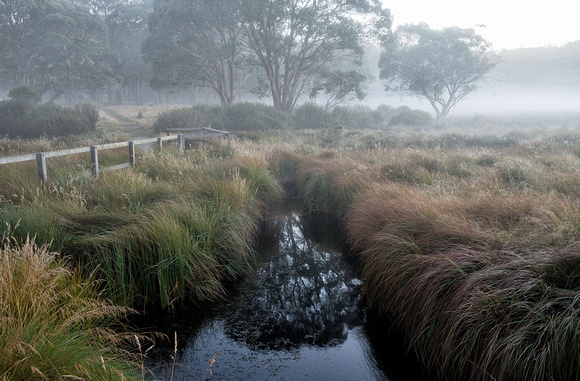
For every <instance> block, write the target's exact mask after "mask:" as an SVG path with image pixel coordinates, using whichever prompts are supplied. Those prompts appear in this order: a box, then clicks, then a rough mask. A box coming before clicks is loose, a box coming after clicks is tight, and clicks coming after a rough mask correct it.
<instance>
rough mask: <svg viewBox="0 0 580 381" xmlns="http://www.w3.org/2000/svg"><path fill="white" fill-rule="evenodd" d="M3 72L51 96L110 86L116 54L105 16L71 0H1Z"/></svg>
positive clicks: (12, 80)
mask: <svg viewBox="0 0 580 381" xmlns="http://www.w3.org/2000/svg"><path fill="white" fill-rule="evenodd" d="M0 52H1V53H2V60H0V73H1V74H2V79H3V80H4V81H6V82H8V83H7V84H8V85H10V86H21V85H31V86H34V87H35V88H36V89H37V90H39V91H41V92H43V93H50V94H51V100H54V99H56V98H57V97H58V96H60V95H62V94H65V93H72V92H75V91H79V90H88V89H92V88H96V87H102V86H106V84H107V83H109V82H110V81H111V78H112V77H113V75H112V65H114V63H115V56H114V54H113V52H112V51H111V50H110V49H109V41H108V32H107V28H106V26H105V24H104V22H103V21H102V20H101V19H100V18H99V17H98V16H96V15H94V14H91V13H90V12H89V10H88V9H87V8H85V7H81V6H78V5H75V4H72V3H70V2H68V1H53V0H0Z"/></svg>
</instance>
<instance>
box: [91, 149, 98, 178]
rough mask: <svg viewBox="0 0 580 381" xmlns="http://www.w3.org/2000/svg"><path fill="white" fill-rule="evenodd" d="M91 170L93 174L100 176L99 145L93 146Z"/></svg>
mask: <svg viewBox="0 0 580 381" xmlns="http://www.w3.org/2000/svg"><path fill="white" fill-rule="evenodd" d="M91 171H92V172H93V176H95V177H99V150H98V148H97V146H91Z"/></svg>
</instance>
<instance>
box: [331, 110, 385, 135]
mask: <svg viewBox="0 0 580 381" xmlns="http://www.w3.org/2000/svg"><path fill="white" fill-rule="evenodd" d="M331 117H332V121H333V124H338V125H340V126H342V127H344V128H347V129H353V130H361V129H380V128H382V127H383V125H384V120H383V116H382V115H381V113H380V112H378V111H373V110H371V109H370V108H368V107H364V106H356V107H354V106H350V107H346V106H337V107H335V108H334V109H332V112H331Z"/></svg>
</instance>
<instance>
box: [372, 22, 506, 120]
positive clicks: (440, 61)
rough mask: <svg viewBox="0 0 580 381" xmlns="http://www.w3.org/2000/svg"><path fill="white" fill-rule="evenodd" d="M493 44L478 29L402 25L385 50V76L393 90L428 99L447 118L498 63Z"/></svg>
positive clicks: (382, 70) (382, 74)
mask: <svg viewBox="0 0 580 381" xmlns="http://www.w3.org/2000/svg"><path fill="white" fill-rule="evenodd" d="M489 48H490V44H489V43H488V42H487V41H485V40H484V39H483V38H482V37H481V36H479V35H478V34H476V33H475V31H474V30H473V29H461V28H458V27H450V28H444V29H442V30H434V29H431V28H429V26H428V25H426V24H419V25H405V26H400V27H399V28H398V29H397V31H396V32H395V35H394V38H393V39H392V40H391V41H390V42H389V43H387V44H385V50H384V52H383V53H382V54H381V57H380V60H379V69H380V78H381V79H383V80H385V81H386V86H385V88H386V90H387V91H397V92H403V93H406V94H410V95H416V96H420V97H424V98H425V99H427V100H428V101H429V103H430V104H431V106H432V107H433V109H434V110H435V113H436V115H437V116H436V120H441V119H443V118H445V116H447V114H448V113H449V112H450V111H451V110H452V109H453V107H455V105H456V104H457V103H458V102H460V101H461V100H463V99H465V98H466V97H467V96H468V95H469V94H470V93H472V92H474V91H476V90H477V88H478V83H479V82H481V81H482V80H484V79H485V78H486V77H485V76H486V74H487V73H488V72H489V71H490V70H492V69H493V68H494V67H495V65H496V61H497V60H496V57H495V56H494V55H493V54H492V53H491V52H489V51H488V50H489Z"/></svg>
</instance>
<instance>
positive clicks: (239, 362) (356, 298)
mask: <svg viewBox="0 0 580 381" xmlns="http://www.w3.org/2000/svg"><path fill="white" fill-rule="evenodd" d="M274 226H275V229H273V231H274V233H272V234H273V236H274V238H275V241H274V243H273V244H272V245H269V246H272V247H270V248H268V249H264V250H262V261H261V264H260V265H259V267H258V268H257V269H256V271H255V272H254V273H252V274H250V275H249V276H247V277H246V278H245V279H244V280H243V281H241V282H240V283H239V284H238V285H236V287H235V290H234V291H233V293H232V294H231V295H230V298H229V299H228V300H227V301H225V302H221V303H215V304H214V305H212V306H211V307H209V308H207V309H204V310H202V311H197V310H196V311H195V312H191V311H190V312H187V311H183V312H181V313H178V314H176V315H175V316H164V317H158V318H156V319H153V320H149V321H148V324H149V327H150V328H151V329H153V330H156V331H159V332H163V333H165V334H167V335H168V336H169V337H170V338H171V341H172V343H171V344H170V345H169V344H165V345H157V346H156V347H154V348H153V350H151V351H150V352H149V353H148V354H147V361H146V363H145V365H146V366H147V367H148V368H149V369H150V370H151V371H152V372H153V373H154V374H155V378H157V379H160V380H161V379H162V380H203V379H205V380H393V381H401V380H422V379H426V378H425V376H423V375H422V374H421V372H420V367H419V366H418V365H417V363H416V362H415V361H414V360H413V359H411V358H409V357H408V356H406V354H405V349H404V346H403V342H402V341H401V340H400V339H398V338H396V337H395V336H394V335H393V334H392V332H391V330H390V329H389V327H388V326H384V325H383V324H382V323H381V318H380V317H377V316H376V315H375V314H374V313H373V312H371V311H370V310H369V309H367V307H366V306H365V302H364V297H363V294H362V292H363V290H362V283H361V281H360V280H359V279H358V278H357V277H356V276H355V273H354V271H353V270H352V269H351V267H350V265H349V264H348V263H347V261H346V260H345V258H344V255H343V254H342V253H341V252H340V249H338V248H337V247H335V246H333V244H332V242H336V241H337V240H336V237H334V238H333V237H328V236H325V235H324V234H317V233H310V234H308V233H306V232H312V231H315V232H316V231H318V232H319V231H320V230H321V229H320V226H318V227H317V226H316V224H314V225H312V224H310V225H309V224H308V223H307V222H305V220H304V219H303V218H301V217H300V215H299V214H296V213H294V214H289V215H284V216H280V217H278V218H277V219H276V220H275V221H274ZM322 230H324V229H322ZM175 334H176V335H177V352H175V348H174V345H173V338H174V335H175ZM218 353H219V354H218ZM174 354H176V355H175V358H173V356H174ZM216 354H217V355H216ZM212 358H213V359H214V360H215V362H213V364H212V365H211V367H210V366H209V362H210V359H212ZM210 371H211V372H210Z"/></svg>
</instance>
